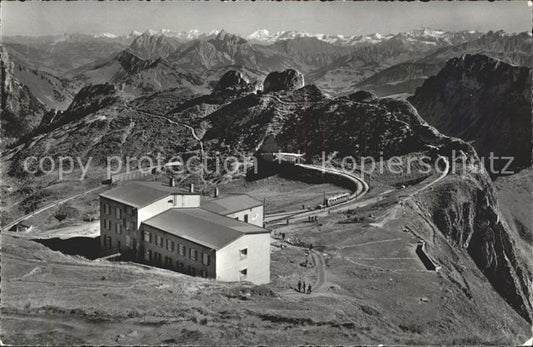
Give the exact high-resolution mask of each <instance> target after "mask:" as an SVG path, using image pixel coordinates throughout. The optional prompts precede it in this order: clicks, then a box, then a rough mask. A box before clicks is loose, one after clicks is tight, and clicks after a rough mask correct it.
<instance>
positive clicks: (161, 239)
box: [159, 236, 163, 247]
mask: <svg viewBox="0 0 533 347" xmlns="http://www.w3.org/2000/svg"><path fill="white" fill-rule="evenodd" d="M159 247H163V236H159Z"/></svg>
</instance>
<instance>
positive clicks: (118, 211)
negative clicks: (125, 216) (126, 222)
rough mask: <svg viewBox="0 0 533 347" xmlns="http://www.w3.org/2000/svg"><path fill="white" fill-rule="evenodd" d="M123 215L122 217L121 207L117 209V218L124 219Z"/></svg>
mask: <svg viewBox="0 0 533 347" xmlns="http://www.w3.org/2000/svg"><path fill="white" fill-rule="evenodd" d="M121 215H122V211H121V210H120V208H119V207H115V217H117V218H118V219H120V218H122V217H121Z"/></svg>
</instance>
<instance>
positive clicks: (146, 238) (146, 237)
mask: <svg viewBox="0 0 533 347" xmlns="http://www.w3.org/2000/svg"><path fill="white" fill-rule="evenodd" d="M144 242H152V234H150V232H149V231H145V232H144Z"/></svg>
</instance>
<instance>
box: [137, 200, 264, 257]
mask: <svg viewBox="0 0 533 347" xmlns="http://www.w3.org/2000/svg"><path fill="white" fill-rule="evenodd" d="M143 224H146V225H148V226H151V227H153V228H156V229H159V230H161V231H164V232H167V233H169V234H172V235H176V236H178V237H181V238H183V239H186V240H189V241H192V242H194V243H198V244H200V245H204V246H206V247H210V248H213V249H220V248H222V247H224V246H226V245H228V244H229V243H231V242H233V241H234V240H236V239H238V238H239V237H241V236H242V235H245V234H259V233H268V232H269V231H268V230H267V229H264V228H260V227H258V226H255V225H253V224H248V223H244V222H241V221H238V220H236V219H233V218H229V217H225V216H222V215H219V214H217V213H213V212H210V211H206V210H203V209H201V208H172V209H169V210H167V211H165V212H162V213H160V214H158V215H156V216H154V217H152V218H150V219H148V220H145V221H144V222H143Z"/></svg>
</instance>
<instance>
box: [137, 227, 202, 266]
mask: <svg viewBox="0 0 533 347" xmlns="http://www.w3.org/2000/svg"><path fill="white" fill-rule="evenodd" d="M144 242H148V243H152V244H154V245H156V246H157V247H159V248H166V249H167V250H168V251H170V252H175V251H176V252H177V253H178V254H179V255H181V256H182V257H186V256H187V255H188V256H189V259H191V260H194V261H201V262H202V264H204V265H210V264H211V256H210V255H209V254H207V253H203V252H198V250H197V249H195V248H192V247H189V248H188V249H187V247H185V246H184V245H182V244H181V243H174V241H172V240H169V239H165V238H163V237H162V236H159V235H152V233H151V232H149V231H145V232H144ZM187 251H188V254H187Z"/></svg>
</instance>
